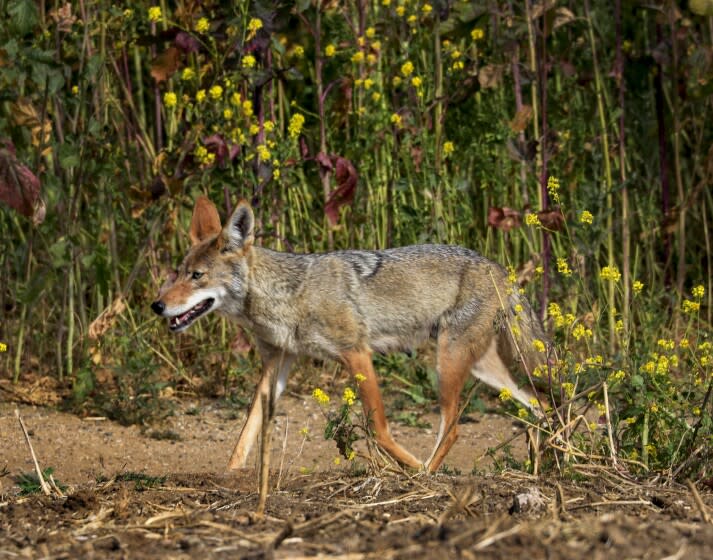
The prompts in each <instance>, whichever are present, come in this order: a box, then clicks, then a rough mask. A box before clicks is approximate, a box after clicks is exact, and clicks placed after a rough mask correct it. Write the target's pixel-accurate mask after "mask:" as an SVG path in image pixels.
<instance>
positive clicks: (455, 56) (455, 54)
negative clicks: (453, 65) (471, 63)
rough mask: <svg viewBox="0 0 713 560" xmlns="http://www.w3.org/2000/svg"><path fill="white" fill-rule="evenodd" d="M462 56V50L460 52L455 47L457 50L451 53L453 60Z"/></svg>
mask: <svg viewBox="0 0 713 560" xmlns="http://www.w3.org/2000/svg"><path fill="white" fill-rule="evenodd" d="M460 57H461V52H460V51H459V50H458V49H455V50H454V51H453V52H452V53H451V58H452V59H453V60H458V59H459V58H460Z"/></svg>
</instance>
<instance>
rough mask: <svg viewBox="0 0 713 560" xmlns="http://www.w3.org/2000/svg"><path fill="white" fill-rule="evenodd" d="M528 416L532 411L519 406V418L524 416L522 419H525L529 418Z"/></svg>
mask: <svg viewBox="0 0 713 560" xmlns="http://www.w3.org/2000/svg"><path fill="white" fill-rule="evenodd" d="M528 416H530V413H529V412H528V410H527V409H526V408H519V409H518V410H517V417H518V418H522V419H523V420H524V419H525V418H527V417H528Z"/></svg>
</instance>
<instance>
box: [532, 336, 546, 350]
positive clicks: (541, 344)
mask: <svg viewBox="0 0 713 560" xmlns="http://www.w3.org/2000/svg"><path fill="white" fill-rule="evenodd" d="M532 347H533V348H534V349H535V352H544V351H545V343H544V342H542V341H541V340H540V339H539V338H536V339H535V340H533V341H532Z"/></svg>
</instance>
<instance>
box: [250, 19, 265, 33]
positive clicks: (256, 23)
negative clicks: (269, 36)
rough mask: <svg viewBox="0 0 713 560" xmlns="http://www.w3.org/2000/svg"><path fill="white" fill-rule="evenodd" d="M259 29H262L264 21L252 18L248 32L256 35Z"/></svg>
mask: <svg viewBox="0 0 713 560" xmlns="http://www.w3.org/2000/svg"><path fill="white" fill-rule="evenodd" d="M259 29H262V20H261V19H260V18H252V19H251V20H250V21H249V22H248V31H250V32H251V33H255V32H256V31H258V30H259Z"/></svg>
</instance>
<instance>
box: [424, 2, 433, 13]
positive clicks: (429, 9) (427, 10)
mask: <svg viewBox="0 0 713 560" xmlns="http://www.w3.org/2000/svg"><path fill="white" fill-rule="evenodd" d="M421 11H422V12H423V13H424V14H426V15H428V14H430V13H431V12H432V11H433V6H431V5H430V4H428V3H426V4H424V5H423V6H421Z"/></svg>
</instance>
